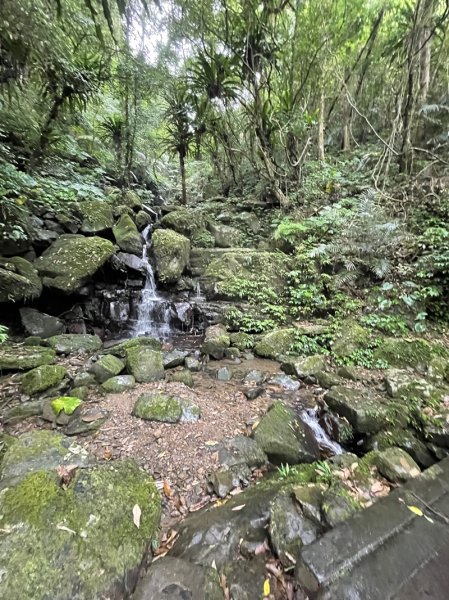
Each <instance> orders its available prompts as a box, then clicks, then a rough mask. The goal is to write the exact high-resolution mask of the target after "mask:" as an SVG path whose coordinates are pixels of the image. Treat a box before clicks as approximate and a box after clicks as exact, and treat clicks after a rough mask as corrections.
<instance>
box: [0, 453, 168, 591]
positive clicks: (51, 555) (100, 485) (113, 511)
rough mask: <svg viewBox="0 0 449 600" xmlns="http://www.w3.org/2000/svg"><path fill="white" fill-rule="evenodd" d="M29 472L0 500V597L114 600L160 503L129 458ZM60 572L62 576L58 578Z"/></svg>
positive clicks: (153, 526) (155, 522)
mask: <svg viewBox="0 0 449 600" xmlns="http://www.w3.org/2000/svg"><path fill="white" fill-rule="evenodd" d="M60 477H64V475H58V473H57V471H56V469H52V470H42V469H41V470H37V471H35V472H32V473H29V474H27V475H26V476H25V477H23V479H22V480H21V481H20V482H18V483H17V484H16V485H14V486H11V487H8V488H7V489H4V491H3V493H2V494H1V496H0V514H1V517H0V527H1V529H2V531H4V532H5V531H7V532H8V533H7V535H4V536H3V538H2V544H1V546H0V562H1V564H2V577H1V580H0V596H1V597H2V599H3V600H17V599H18V598H33V600H47V599H48V598H52V600H69V599H75V598H76V599H77V600H100V599H101V598H110V599H111V600H113V599H114V600H119V599H121V598H124V597H127V596H128V595H129V591H130V590H132V589H133V588H134V586H135V584H136V582H137V578H138V574H139V571H140V568H141V566H142V564H143V562H144V559H145V556H146V553H147V550H148V545H149V543H150V542H151V541H152V540H153V539H155V538H156V536H157V529H158V526H159V519H160V499H159V494H158V491H157V489H156V486H155V484H154V482H153V480H152V479H151V478H150V477H149V476H148V475H146V474H145V473H144V472H143V471H142V470H141V469H139V467H138V466H137V465H136V464H135V463H134V462H133V461H131V460H127V461H120V462H115V463H114V464H103V465H101V466H97V467H91V468H87V469H79V470H75V471H73V470H72V471H71V474H70V472H69V475H68V479H67V480H66V483H65V485H61V480H60ZM62 574H63V576H62Z"/></svg>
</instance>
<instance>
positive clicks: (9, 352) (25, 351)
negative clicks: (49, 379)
mask: <svg viewBox="0 0 449 600" xmlns="http://www.w3.org/2000/svg"><path fill="white" fill-rule="evenodd" d="M54 359H55V351H54V350H53V349H52V348H41V347H40V346H21V345H20V344H2V345H0V371H3V370H5V371H26V370H28V369H34V368H35V367H40V366H41V365H50V364H51V363H52V362H53V361H54Z"/></svg>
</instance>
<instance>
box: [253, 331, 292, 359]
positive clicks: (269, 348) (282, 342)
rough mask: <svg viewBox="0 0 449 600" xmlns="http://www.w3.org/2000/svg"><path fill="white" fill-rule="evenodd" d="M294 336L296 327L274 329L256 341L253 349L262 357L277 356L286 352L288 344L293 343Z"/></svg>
mask: <svg viewBox="0 0 449 600" xmlns="http://www.w3.org/2000/svg"><path fill="white" fill-rule="evenodd" d="M295 336H296V329H294V328H288V329H275V330H274V331H270V333H267V334H266V335H265V336H264V337H263V338H262V339H261V340H260V342H258V343H257V344H256V345H255V347H254V351H255V353H256V354H258V355H259V356H263V357H264V358H277V357H279V356H282V355H285V354H287V352H288V350H289V349H290V346H291V345H292V344H293V343H294V341H295Z"/></svg>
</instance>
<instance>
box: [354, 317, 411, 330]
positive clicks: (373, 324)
mask: <svg viewBox="0 0 449 600" xmlns="http://www.w3.org/2000/svg"><path fill="white" fill-rule="evenodd" d="M360 322H361V323H362V325H366V326H368V327H370V328H371V329H376V330H378V331H381V332H382V333H386V334H388V335H403V334H405V333H407V331H408V330H409V329H408V326H407V321H406V320H405V319H404V318H403V317H401V316H399V315H394V314H391V315H388V314H378V313H372V314H369V315H363V316H362V317H361V319H360Z"/></svg>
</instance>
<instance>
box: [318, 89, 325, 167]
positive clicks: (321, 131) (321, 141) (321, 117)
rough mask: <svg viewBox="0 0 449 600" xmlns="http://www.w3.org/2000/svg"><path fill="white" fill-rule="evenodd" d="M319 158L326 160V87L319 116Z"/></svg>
mask: <svg viewBox="0 0 449 600" xmlns="http://www.w3.org/2000/svg"><path fill="white" fill-rule="evenodd" d="M318 159H319V160H324V89H323V88H322V89H321V94H320V114H319V118H318Z"/></svg>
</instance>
